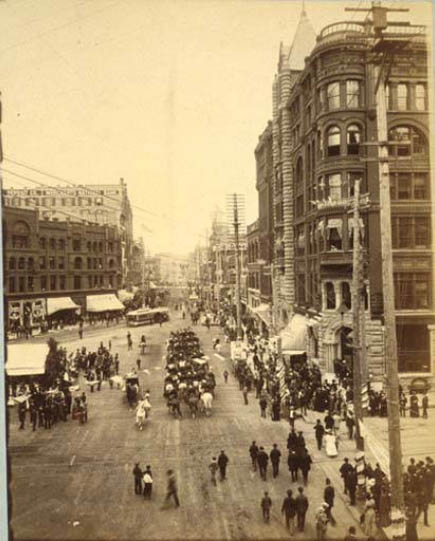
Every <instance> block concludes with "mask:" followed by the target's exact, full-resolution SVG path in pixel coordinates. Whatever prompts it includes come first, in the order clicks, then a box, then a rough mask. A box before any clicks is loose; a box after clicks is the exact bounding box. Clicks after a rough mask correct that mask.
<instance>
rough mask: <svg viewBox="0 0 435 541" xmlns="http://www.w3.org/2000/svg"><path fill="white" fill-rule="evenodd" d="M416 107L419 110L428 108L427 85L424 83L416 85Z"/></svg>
mask: <svg viewBox="0 0 435 541" xmlns="http://www.w3.org/2000/svg"><path fill="white" fill-rule="evenodd" d="M415 108H416V109H417V111H425V110H426V86H425V85H423V84H417V85H415Z"/></svg>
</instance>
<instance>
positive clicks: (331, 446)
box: [324, 430, 338, 458]
mask: <svg viewBox="0 0 435 541" xmlns="http://www.w3.org/2000/svg"><path fill="white" fill-rule="evenodd" d="M324 439H325V449H326V454H327V456H329V457H330V458H335V457H336V456H337V455H338V451H337V442H336V436H335V434H333V433H332V432H331V431H329V430H328V432H326V434H325V436H324Z"/></svg>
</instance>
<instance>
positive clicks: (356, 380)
mask: <svg viewBox="0 0 435 541" xmlns="http://www.w3.org/2000/svg"><path fill="white" fill-rule="evenodd" d="M360 183H361V180H360V179H356V180H355V185H354V196H353V200H354V205H353V288H352V314H353V331H352V332H353V404H354V409H355V421H356V446H357V448H358V449H359V450H360V451H363V450H364V440H363V439H362V437H361V430H360V422H361V421H362V418H363V411H362V402H361V389H362V381H361V372H362V370H361V365H362V362H363V359H362V355H361V353H362V350H361V340H360V329H361V309H360V304H361V267H360V263H361V257H360V250H361V245H360V225H359V205H360V198H359V194H360ZM363 316H364V314H363Z"/></svg>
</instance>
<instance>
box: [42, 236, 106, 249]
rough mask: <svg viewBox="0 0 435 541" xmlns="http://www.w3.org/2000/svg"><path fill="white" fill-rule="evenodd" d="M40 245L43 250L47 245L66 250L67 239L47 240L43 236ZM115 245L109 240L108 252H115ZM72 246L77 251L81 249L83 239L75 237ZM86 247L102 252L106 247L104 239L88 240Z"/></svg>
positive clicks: (50, 247) (51, 247)
mask: <svg viewBox="0 0 435 541" xmlns="http://www.w3.org/2000/svg"><path fill="white" fill-rule="evenodd" d="M83 242H84V241H83ZM39 247H40V248H41V249H42V250H45V249H46V248H47V247H48V248H49V249H50V250H56V249H58V250H65V247H66V241H65V239H54V238H50V239H48V240H47V239H46V238H45V237H41V238H40V239H39ZM114 247H115V243H114V242H113V241H109V242H107V251H108V252H113V250H114ZM72 248H73V250H74V251H75V252H79V251H81V248H82V241H81V240H80V239H73V241H72ZM86 249H87V251H88V252H102V251H103V249H104V242H103V241H99V242H97V241H94V242H91V241H88V242H87V243H86Z"/></svg>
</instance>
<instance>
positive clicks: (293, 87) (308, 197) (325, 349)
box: [273, 13, 435, 379]
mask: <svg viewBox="0 0 435 541" xmlns="http://www.w3.org/2000/svg"><path fill="white" fill-rule="evenodd" d="M305 19H306V14H305V13H303V14H302V17H301V22H300V26H301V24H302V21H303V20H305ZM304 24H305V26H306V21H305V23H304ZM364 31H365V30H364V28H363V27H362V26H359V25H357V24H349V23H337V24H334V25H329V26H327V27H326V28H324V29H323V30H322V31H321V33H320V35H319V36H318V37H317V40H316V44H315V46H314V47H313V48H312V50H311V51H310V54H309V55H308V54H307V55H306V58H305V60H304V65H303V66H302V68H303V69H301V70H297V69H294V68H293V67H292V65H291V58H292V55H291V52H290V55H289V56H286V55H285V54H283V48H281V51H280V64H279V70H278V74H277V79H276V81H275V85H274V126H273V129H274V131H273V135H274V167H275V177H276V178H275V188H276V190H275V191H276V195H275V204H276V205H277V204H278V202H279V193H282V203H283V207H282V214H283V222H284V226H283V229H284V235H283V237H282V238H283V239H284V240H283V242H282V243H280V237H279V235H277V243H276V246H275V249H276V252H275V258H276V259H275V261H276V263H277V265H278V266H279V265H280V262H281V261H282V258H281V257H280V253H279V250H280V249H281V250H283V251H284V258H283V263H281V265H282V267H283V276H284V279H283V280H281V283H280V284H278V287H279V286H281V288H282V289H283V291H284V295H282V298H283V300H284V301H285V304H286V305H287V307H288V312H289V313H296V312H297V313H300V314H303V315H304V316H305V317H306V329H307V349H308V351H309V353H310V354H311V355H312V356H316V357H318V358H319V362H320V364H321V365H322V367H323V368H324V370H325V371H327V372H332V371H333V369H334V361H336V360H337V359H345V358H351V355H352V351H351V349H350V348H349V338H348V337H349V335H350V333H351V330H352V316H351V308H352V307H351V294H352V247H353V220H352V205H353V187H354V184H355V179H361V192H362V209H361V221H360V226H361V243H362V246H363V255H364V280H365V291H366V295H365V297H366V301H365V302H366V312H365V314H366V315H365V340H366V346H367V359H368V364H369V370H370V372H371V373H372V374H373V376H374V377H375V378H376V379H380V378H381V377H382V375H383V373H384V361H385V360H384V329H383V325H382V311H383V297H382V275H381V270H382V266H381V230H380V217H379V172H378V163H377V146H376V145H370V143H371V142H375V141H377V140H378V138H377V119H376V104H375V96H374V85H375V79H374V74H373V70H372V67H371V65H370V64H367V53H368V43H367V40H366V38H365V36H364ZM397 31H398V30H397V28H396V29H395V32H397ZM399 31H400V30H399ZM421 32H422V34H421V37H418V38H414V39H413V40H412V41H410V42H409V44H408V46H407V47H406V48H405V49H403V50H401V51H400V52H397V53H396V54H395V57H394V62H393V64H392V66H391V70H390V73H389V79H388V86H387V88H386V91H387V109H388V111H387V122H388V139H389V166H390V190H391V199H392V245H393V265H394V283H395V302H396V323H397V337H398V358H399V372H400V373H401V375H402V376H403V377H406V376H409V377H413V376H414V375H428V376H429V375H433V374H434V371H435V366H434V359H435V311H434V290H433V283H434V265H433V256H434V253H433V242H432V240H433V227H434V226H433V221H432V219H431V186H432V185H433V177H432V176H431V172H430V147H429V139H430V119H429V113H428V91H427V82H428V81H427V77H428V67H427V45H426V41H425V36H424V34H423V29H421ZM296 37H297V36H296ZM296 37H295V39H296ZM281 186H282V191H281V192H280V188H281ZM279 212H281V211H279ZM279 212H276V214H275V218H276V223H275V231H276V232H277V230H278V232H279V227H280V226H279ZM277 217H278V218H277ZM289 241H290V242H289ZM289 248H290V253H288V250H289ZM348 310H349V311H348ZM280 315H282V314H280V307H278V313H277V316H278V317H280ZM298 321H300V318H299V319H298ZM281 322H282V324H284V323H285V318H282V317H281Z"/></svg>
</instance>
